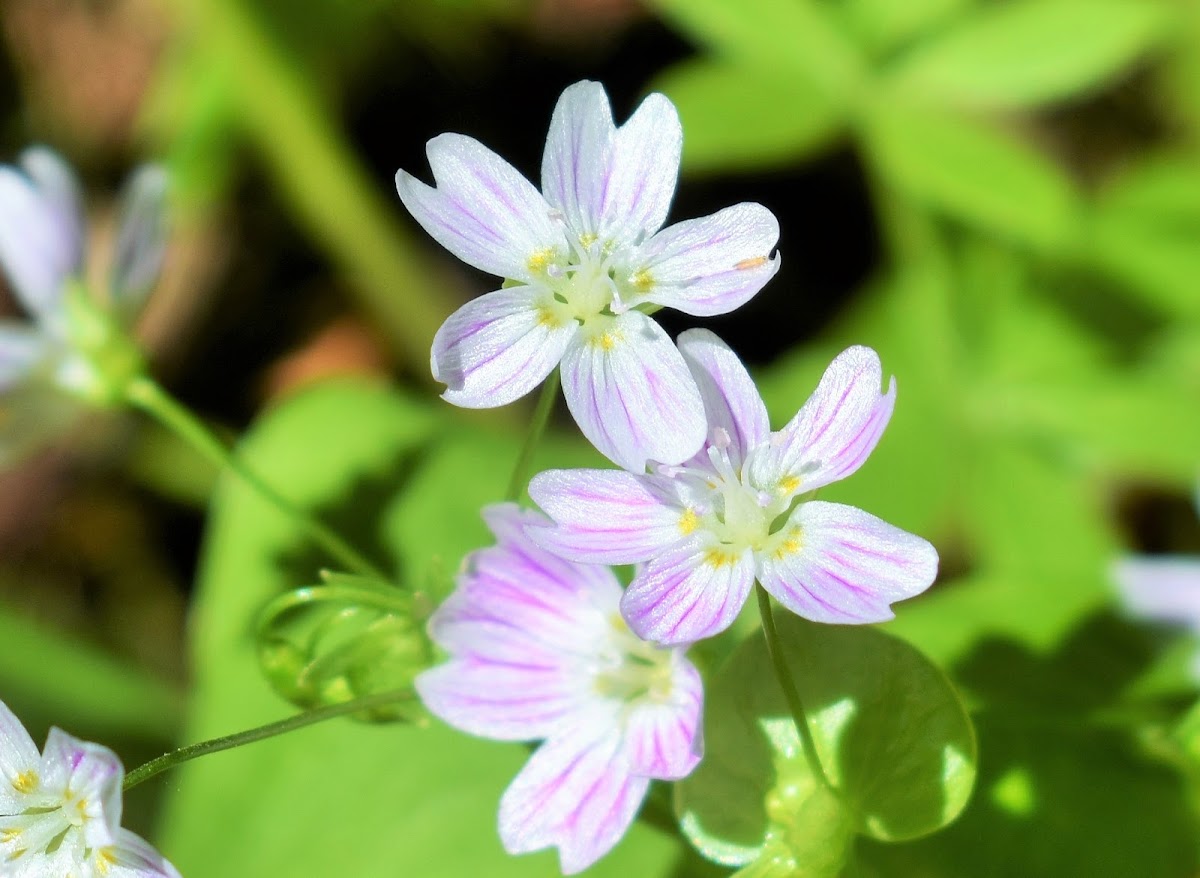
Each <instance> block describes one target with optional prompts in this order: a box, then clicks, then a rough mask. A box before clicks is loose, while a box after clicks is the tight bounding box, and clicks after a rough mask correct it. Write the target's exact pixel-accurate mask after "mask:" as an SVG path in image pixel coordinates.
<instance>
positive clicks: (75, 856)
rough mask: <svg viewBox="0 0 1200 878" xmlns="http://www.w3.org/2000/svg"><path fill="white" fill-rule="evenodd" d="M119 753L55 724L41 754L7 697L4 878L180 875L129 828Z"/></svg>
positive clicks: (0, 781)
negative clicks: (124, 819)
mask: <svg viewBox="0 0 1200 878" xmlns="http://www.w3.org/2000/svg"><path fill="white" fill-rule="evenodd" d="M124 775H125V771H124V769H123V768H122V766H121V761H120V760H119V759H117V756H116V754H115V753H113V752H112V751H111V750H109V749H108V748H107V747H101V746H100V745H99V744H91V743H88V742H87V741H80V740H78V739H76V738H73V737H71V736H70V735H68V734H67V733H66V732H64V731H62V730H61V729H51V730H50V734H49V736H48V737H47V738H46V747H45V749H44V750H43V751H42V753H41V754H39V753H38V750H37V745H35V744H34V743H33V739H32V738H30V737H29V733H28V732H26V731H25V728H24V726H22V725H21V723H20V721H19V720H18V719H17V718H16V717H15V716H14V715H13V713H12V711H10V710H9V709H8V707H7V706H6V705H5V704H4V703H3V702H0V875H4V876H6V878H179V873H178V872H177V871H176V870H175V867H174V866H172V865H171V864H170V863H168V862H167V861H166V860H164V859H163V858H162V857H161V856H160V855H159V854H158V852H157V851H155V850H154V848H152V847H150V845H149V844H147V843H146V842H145V841H144V840H142V839H141V838H139V837H138V836H136V835H134V834H133V833H132V832H129V831H128V830H125V829H122V828H121V782H122V780H123V778H124Z"/></svg>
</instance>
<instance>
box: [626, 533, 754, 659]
mask: <svg viewBox="0 0 1200 878" xmlns="http://www.w3.org/2000/svg"><path fill="white" fill-rule="evenodd" d="M753 585H754V554H753V552H751V550H750V549H744V550H742V551H740V552H732V551H729V550H727V549H726V548H725V547H724V546H720V545H715V544H714V543H713V540H712V538H711V537H710V536H708V535H706V534H696V535H694V536H692V537H689V538H688V539H686V540H684V541H682V542H680V543H678V544H677V545H676V546H674V547H673V548H672V549H671V550H670V551H668V552H665V553H664V554H662V555H660V556H659V557H657V558H655V559H653V560H652V561H650V563H648V564H647V565H646V566H645V567H643V568H642V570H641V571H640V572H639V573H638V575H637V576H635V577H634V579H633V582H631V583H630V584H629V588H628V589H626V590H625V596H624V597H623V598H622V599H621V615H622V616H624V617H625V620H626V621H627V622H628V623H629V627H630V628H631V629H632V630H633V631H634V633H636V634H637V635H638V636H639V637H641V638H642V639H643V640H651V641H654V642H655V643H662V644H669V645H676V644H684V643H694V642H696V641H697V640H703V639H705V638H707V637H712V636H713V635H715V634H719V633H721V632H722V631H724V630H725V629H726V628H728V627H729V626H730V625H731V624H733V620H734V619H736V618H737V614H738V612H739V611H740V610H741V609H742V605H743V604H744V603H745V602H746V597H747V596H748V595H749V594H750V588H751V586H753Z"/></svg>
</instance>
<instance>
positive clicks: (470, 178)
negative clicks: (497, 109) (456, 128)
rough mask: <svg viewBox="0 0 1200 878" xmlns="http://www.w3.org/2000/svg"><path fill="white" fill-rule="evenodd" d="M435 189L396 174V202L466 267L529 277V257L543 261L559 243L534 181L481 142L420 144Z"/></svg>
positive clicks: (559, 231) (557, 224) (449, 139)
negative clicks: (401, 202) (426, 158)
mask: <svg viewBox="0 0 1200 878" xmlns="http://www.w3.org/2000/svg"><path fill="white" fill-rule="evenodd" d="M426 153H427V154H428V156H429V165H430V168H431V169H432V170H433V179H434V182H435V184H436V187H437V188H434V187H432V186H428V185H426V184H425V183H422V182H421V181H420V180H418V179H417V178H416V177H414V176H412V175H411V174H409V173H407V172H406V171H403V170H401V171H398V172H397V173H396V189H397V191H398V192H399V193H400V200H401V201H403V202H404V206H405V207H406V208H408V212H409V213H411V214H412V215H413V219H415V220H416V221H417V222H418V223H420V224H421V226H422V227H423V228H424V229H425V231H426V232H428V233H429V234H430V235H431V236H432V237H433V239H434V240H435V241H437V242H438V243H439V244H441V245H442V246H443V247H445V248H446V249H447V250H449V251H450V252H451V253H453V254H454V255H455V256H457V257H458V258H459V259H461V260H462V261H463V262H466V263H467V264H468V265H473V266H475V267H476V268H478V269H481V270H482V271H486V272H488V273H489V274H495V275H499V276H500V277H506V278H513V279H520V280H528V279H530V278H531V268H530V260H538V259H540V260H541V261H542V262H544V261H545V258H546V256H545V254H546V253H547V252H548V251H559V250H561V249H562V248H563V247H564V246H565V244H566V240H565V238H564V237H563V233H564V226H563V223H562V222H561V221H559V220H556V219H555V218H554V213H553V211H552V210H551V208H550V205H549V204H547V203H546V199H544V198H543V197H542V195H541V193H540V192H538V191H537V189H536V188H534V186H533V184H532V183H530V182H529V181H528V180H526V179H525V178H524V177H522V176H521V175H520V174H519V173H518V172H517V170H516V169H515V168H513V166H512V165H510V164H509V163H508V162H506V161H504V159H502V158H500V156H498V155H496V153H494V152H492V151H491V150H490V149H488V148H487V147H486V146H484V145H483V144H482V143H480V142H479V141H477V140H475V139H473V138H470V137H464V136H463V135H461V134H441V135H439V136H437V137H435V138H433V139H432V140H431V141H429V143H428V145H427V146H426Z"/></svg>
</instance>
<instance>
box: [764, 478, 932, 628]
mask: <svg viewBox="0 0 1200 878" xmlns="http://www.w3.org/2000/svg"><path fill="white" fill-rule="evenodd" d="M782 533H783V536H785V537H786V538H787V540H786V542H784V543H781V545H780V546H779V548H777V549H776V550H775V551H773V552H762V553H759V556H758V559H757V560H758V579H759V581H760V582H761V583H762V586H763V588H765V589H766V590H767V591H769V592H770V593H771V594H772V595H773V596H774V597H775V599H776V600H778V601H779V602H780V603H781V604H783V605H784V606H785V607H787V608H788V609H789V610H791V611H792V612H793V613H795V614H796V615H798V616H803V617H804V618H806V619H811V620H813V621H814V622H830V623H834V624H858V623H863V622H882V621H884V620H886V619H891V618H892V616H893V615H894V614H893V613H892V610H891V608H890V606H889V605H890V604H892V603H894V602H895V601H900V600H904V599H905V598H910V597H912V596H914V595H917V594H920V593H921V592H923V591H925V589H927V588H929V586H930V585H932V584H933V580H934V578H935V577H936V576H937V565H938V556H937V550H936V549H934V548H933V546H932V545H930V544H929V542H927V541H926V540H923V539H921V538H920V537H918V536H915V535H914V534H910V533H909V532H908V531H904V530H901V529H900V528H898V527H894V526H892V525H890V524H888V523H887V522H885V521H881V520H880V519H878V518H876V517H875V516H873V515H871V514H869V513H866V512H863V511H862V510H861V509H856V508H855V507H853V506H843V505H841V504H840V503H825V502H822V501H819V500H812V501H809V502H807V503H802V504H800V506H799V507H797V509H796V511H795V512H794V513H793V514H792V518H791V520H790V521H789V522H788V524H787V525H786V527H785V530H784V531H783V532H782Z"/></svg>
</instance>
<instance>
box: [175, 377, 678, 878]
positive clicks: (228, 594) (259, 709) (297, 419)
mask: <svg viewBox="0 0 1200 878" xmlns="http://www.w3.org/2000/svg"><path fill="white" fill-rule="evenodd" d="M443 429H444V422H441V421H440V420H439V419H438V418H436V417H434V416H433V415H431V414H430V412H429V411H428V410H426V409H425V408H424V407H422V406H419V405H417V404H415V403H412V402H409V401H407V400H406V399H404V398H402V397H398V396H395V395H392V394H390V393H388V392H387V391H385V390H383V389H381V388H377V387H373V386H369V385H363V384H360V383H351V382H346V383H337V384H330V385H326V386H323V387H319V388H316V389H313V390H310V391H308V392H305V393H303V394H301V395H298V396H296V397H294V398H292V399H290V400H289V401H287V402H285V403H284V404H283V405H281V406H279V407H278V408H277V409H275V410H273V411H271V412H269V413H268V414H267V415H266V416H265V417H264V418H263V420H262V421H261V422H260V423H259V424H257V425H256V426H255V428H254V430H253V431H252V433H251V434H250V436H249V437H248V438H247V440H246V441H245V443H244V444H243V446H242V449H241V453H242V454H243V455H244V458H245V460H246V461H247V463H248V464H249V465H251V466H253V467H254V468H255V469H256V470H257V471H258V472H260V473H261V475H262V476H263V477H264V478H266V479H268V480H270V481H271V482H272V483H274V484H277V485H280V486H281V487H282V486H287V491H288V494H289V495H290V496H291V497H292V498H293V499H294V500H296V501H297V502H299V503H302V504H305V505H307V506H315V507H317V508H319V509H322V510H325V511H327V512H329V515H328V520H329V521H331V522H337V521H340V520H341V519H342V518H343V516H342V514H341V513H342V511H343V510H344V509H346V508H348V509H349V511H351V512H353V513H354V514H355V517H356V519H357V521H348V522H345V524H346V525H347V526H348V529H347V531H346V532H347V534H348V535H349V536H351V537H352V538H354V539H356V540H358V541H359V542H360V544H361V545H363V546H369V545H371V544H373V543H375V542H377V541H379V540H380V539H382V540H383V543H384V545H385V546H387V547H388V548H389V549H391V550H392V552H391V554H393V555H396V556H399V557H398V561H399V567H400V569H401V570H402V571H404V573H403V575H402V577H401V581H402V584H408V582H409V581H410V580H411V579H413V578H417V577H419V576H420V575H421V572H422V571H424V570H425V569H426V567H427V565H428V563H429V557H430V556H431V554H439V553H442V552H444V553H445V555H446V564H447V565H448V569H449V570H451V571H452V570H453V569H455V568H456V567H457V564H458V563H459V560H460V558H461V552H462V551H465V550H466V549H468V548H473V547H474V546H477V545H478V546H482V545H483V544H484V542H485V540H486V536H485V535H484V534H481V533H479V528H478V526H477V525H476V524H475V522H476V521H477V520H478V508H477V506H475V508H472V509H469V510H467V511H466V512H465V513H464V515H465V517H460V515H459V513H460V512H462V511H463V510H461V509H460V508H459V507H460V505H461V506H466V505H467V504H468V503H475V504H477V503H478V502H479V500H478V497H476V496H474V492H475V491H477V490H478V488H477V487H476V486H477V485H490V483H491V481H492V479H493V478H494V475H493V473H492V470H493V469H500V470H502V472H501V473H500V474H499V475H498V479H499V480H500V481H504V480H505V478H506V476H507V466H508V465H510V461H511V459H512V457H508V456H506V457H504V458H503V464H501V458H500V455H507V452H508V451H509V450H513V449H515V447H516V440H511V441H509V440H504V441H497V438H496V437H494V436H489V435H487V434H486V433H483V432H482V431H480V432H479V433H478V434H477V435H476V437H475V439H476V443H475V445H474V446H473V450H474V453H475V457H474V459H473V460H470V461H469V462H468V460H467V459H466V458H465V457H463V456H461V455H456V456H455V457H454V459H453V460H452V461H451V463H450V464H449V465H448V466H447V465H445V464H443V463H442V462H441V459H442V454H443V451H444V450H445V449H448V448H451V447H456V446H455V443H451V442H447V441H446V440H445V438H444V436H443V435H442V430H443ZM510 446H511V448H510ZM514 456H515V451H514ZM464 467H465V468H464ZM476 476H478V478H476ZM417 486H420V490H421V491H422V494H423V503H424V505H423V509H422V512H423V514H424V523H425V525H426V529H425V530H424V531H423V532H422V534H421V536H423V537H426V538H428V539H429V540H430V541H431V543H433V542H436V545H430V546H427V547H426V546H421V547H418V546H416V545H414V544H412V543H410V542H408V541H407V540H404V541H401V542H399V543H397V542H395V534H394V533H392V532H391V531H389V530H388V524H387V523H388V522H389V521H393V520H395V510H396V509H397V508H398V507H399V506H402V505H403V502H404V501H406V500H408V499H409V488H410V487H413V488H415V487H417ZM464 486H465V487H464ZM488 499H491V498H488ZM445 530H449V531H450V532H449V533H446V532H444V531H445ZM319 563H321V559H319V558H318V557H314V556H313V555H312V554H311V553H309V551H308V549H307V548H306V547H304V546H303V545H302V544H301V542H300V541H299V537H298V536H297V534H296V533H295V532H294V531H293V530H292V528H291V526H290V525H289V524H288V522H287V520H286V519H284V518H282V517H281V516H280V515H279V514H277V513H276V512H275V511H274V510H273V509H272V508H271V507H269V506H267V505H265V504H264V503H263V502H262V500H261V499H260V498H258V497H257V496H255V495H253V494H250V493H247V492H246V491H245V490H244V489H243V488H242V486H241V485H240V484H237V483H233V482H228V481H227V482H223V483H222V485H221V488H220V490H219V492H218V495H217V497H216V498H215V503H214V516H213V520H212V526H211V531H210V533H209V537H208V542H207V546H206V551H205V556H204V563H203V569H202V574H201V581H200V591H199V595H198V598H197V604H196V611H195V617H194V628H195V642H194V650H195V665H196V668H197V674H196V694H195V697H194V701H193V704H192V721H191V723H190V726H189V730H188V735H187V739H188V740H189V741H190V740H201V739H204V738H207V737H211V736H214V735H219V734H228V733H230V732H235V731H238V730H240V729H244V728H248V727H252V726H255V725H259V724H261V723H263V722H267V721H270V720H273V719H278V718H280V717H281V716H284V715H287V714H288V713H289V710H288V708H286V707H285V706H284V705H283V703H282V702H281V701H280V699H279V698H278V696H276V695H275V694H274V693H273V692H272V691H271V689H270V687H269V686H268V684H267V682H266V681H265V679H264V678H263V677H262V674H261V673H260V671H259V669H258V662H257V658H256V653H255V642H254V640H255V639H254V622H255V619H256V618H257V614H258V612H259V610H260V609H261V607H262V606H263V605H264V604H265V603H266V601H267V600H269V599H270V598H272V597H274V596H275V595H277V594H279V593H280V592H282V591H283V590H285V589H286V588H290V587H294V586H296V585H299V584H302V583H303V582H304V581H311V576H312V575H313V573H314V570H313V568H314V567H315V566H317V565H318V564H319ZM414 570H415V571H418V572H417V573H410V571H414ZM527 755H528V753H527V751H526V750H524V749H523V748H521V747H518V746H515V745H503V744H496V743H492V742H486V741H479V740H475V739H472V738H469V737H467V736H466V735H462V734H460V733H458V732H456V731H454V730H451V729H449V728H446V727H444V726H442V725H440V724H432V725H431V726H430V727H428V728H416V727H411V726H396V725H387V726H376V727H368V726H363V725H359V724H355V723H353V722H350V721H340V720H335V721H331V722H328V723H324V724H321V725H317V726H312V727H310V728H307V729H305V730H304V731H302V732H299V733H295V734H292V735H288V736H286V737H281V738H274V739H271V740H269V741H265V742H262V743H259V744H256V745H254V746H252V747H247V748H243V749H238V750H233V751H230V752H227V753H222V754H220V755H218V756H215V757H210V758H207V759H204V760H201V761H198V762H193V763H190V764H188V765H185V766H183V767H182V768H180V769H177V770H176V771H175V772H173V773H172V775H171V776H170V777H169V779H168V784H169V786H168V789H169V795H168V797H167V802H166V805H167V807H166V820H165V825H164V831H163V835H162V839H161V842H160V847H161V848H162V849H163V850H164V852H166V854H167V855H168V856H169V857H171V858H172V860H173V861H174V862H175V863H176V864H177V865H178V866H179V868H180V869H181V871H183V872H184V874H187V875H188V876H189V878H204V876H220V878H225V876H228V875H242V874H246V875H287V874H292V875H304V876H311V878H342V876H345V875H353V876H356V878H373V876H380V878H384V876H388V878H390V876H394V875H396V874H399V873H403V874H417V875H423V876H431V878H439V876H440V878H457V876H461V875H464V874H486V875H489V876H498V878H504V876H514V878H517V876H546V878H549V876H552V875H556V874H557V863H556V860H555V858H554V857H553V855H551V854H539V855H536V856H531V857H521V858H516V857H509V856H507V855H505V854H504V853H503V851H502V850H501V848H500V843H499V840H498V838H497V835H496V829H495V825H496V824H495V821H496V807H497V803H498V801H499V797H500V794H501V792H502V790H503V789H504V787H505V785H506V784H507V783H508V782H509V780H510V779H511V778H512V776H513V775H514V774H515V773H516V771H517V770H518V769H519V768H520V765H521V763H522V762H523V760H524V759H525V758H526V757H527ZM214 815H219V818H220V819H214ZM677 850H678V848H677V846H676V845H674V844H673V843H672V842H670V841H669V840H667V839H666V838H664V837H663V836H661V835H659V834H657V833H655V832H653V831H651V830H648V829H646V828H644V827H636V828H635V830H634V831H632V832H631V833H630V836H629V837H628V838H627V839H626V840H625V842H624V843H623V844H622V845H621V846H619V847H618V849H617V850H616V851H615V852H614V853H613V855H612V856H611V857H610V858H608V859H606V860H604V861H603V862H602V864H600V865H599V866H597V867H596V868H595V869H594V871H593V874H595V875H598V876H599V875H617V874H621V873H622V872H628V871H630V870H634V869H636V871H638V873H639V874H646V875H648V876H655V875H660V874H662V873H663V872H664V871H665V870H666V868H667V867H668V866H669V864H670V862H671V860H672V858H673V857H674V855H675V853H676V851H677ZM635 864H636V865H635Z"/></svg>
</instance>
